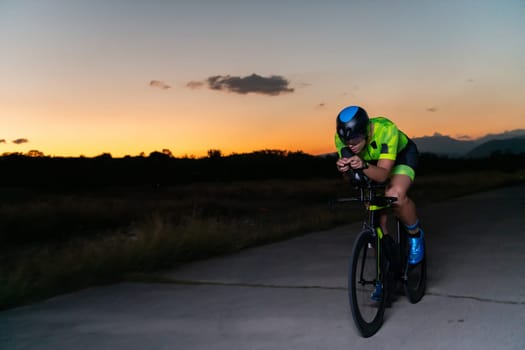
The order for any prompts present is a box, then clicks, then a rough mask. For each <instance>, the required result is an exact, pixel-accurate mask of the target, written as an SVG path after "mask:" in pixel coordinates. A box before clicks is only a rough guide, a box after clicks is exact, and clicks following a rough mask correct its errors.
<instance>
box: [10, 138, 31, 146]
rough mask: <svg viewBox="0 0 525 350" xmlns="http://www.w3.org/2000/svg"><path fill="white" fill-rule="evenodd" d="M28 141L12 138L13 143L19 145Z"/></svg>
mask: <svg viewBox="0 0 525 350" xmlns="http://www.w3.org/2000/svg"><path fill="white" fill-rule="evenodd" d="M28 142H29V140H28V139H16V140H13V143H14V144H17V145H21V144H23V143H28Z"/></svg>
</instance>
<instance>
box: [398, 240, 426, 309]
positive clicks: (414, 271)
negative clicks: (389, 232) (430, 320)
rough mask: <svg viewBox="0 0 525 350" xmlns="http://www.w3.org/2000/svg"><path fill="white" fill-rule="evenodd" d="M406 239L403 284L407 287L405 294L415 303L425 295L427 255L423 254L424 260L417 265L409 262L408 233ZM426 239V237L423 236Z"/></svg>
mask: <svg viewBox="0 0 525 350" xmlns="http://www.w3.org/2000/svg"><path fill="white" fill-rule="evenodd" d="M404 235H405V239H404V240H403V241H404V244H403V250H404V256H405V259H404V261H405V268H404V272H403V285H404V288H405V294H406V296H407V298H408V300H409V301H410V302H411V303H412V304H415V303H417V302H419V301H420V300H421V299H422V298H423V296H424V295H425V290H426V285H427V259H426V255H424V256H423V260H422V261H421V262H420V263H419V264H416V265H410V264H409V263H408V262H407V260H408V259H407V258H406V257H408V249H409V247H408V237H407V236H406V235H408V234H407V233H406V232H405V233H404ZM423 239H424V238H423Z"/></svg>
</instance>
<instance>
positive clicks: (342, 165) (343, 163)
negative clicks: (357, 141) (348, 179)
mask: <svg viewBox="0 0 525 350" xmlns="http://www.w3.org/2000/svg"><path fill="white" fill-rule="evenodd" d="M349 163H350V158H339V159H338V160H337V162H335V164H336V165H337V170H339V171H340V172H342V173H346V172H347V171H348V170H350V165H349Z"/></svg>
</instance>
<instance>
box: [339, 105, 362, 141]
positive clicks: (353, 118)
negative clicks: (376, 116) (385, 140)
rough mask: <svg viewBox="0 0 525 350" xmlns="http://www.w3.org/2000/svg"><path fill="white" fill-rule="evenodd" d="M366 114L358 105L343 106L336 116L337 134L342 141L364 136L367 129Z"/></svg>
mask: <svg viewBox="0 0 525 350" xmlns="http://www.w3.org/2000/svg"><path fill="white" fill-rule="evenodd" d="M368 121H369V118H368V114H367V113H366V111H365V110H364V109H363V108H361V107H359V106H349V107H346V108H343V110H342V111H341V112H339V115H338V116H337V126H336V128H337V129H336V130H337V134H338V135H339V137H340V138H341V140H343V141H344V142H348V141H350V140H352V139H355V138H357V137H365V136H366V133H367V130H368Z"/></svg>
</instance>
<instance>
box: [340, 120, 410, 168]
mask: <svg viewBox="0 0 525 350" xmlns="http://www.w3.org/2000/svg"><path fill="white" fill-rule="evenodd" d="M370 126H373V133H372V136H371V138H370V139H369V140H368V142H367V145H366V146H365V148H363V150H362V151H361V152H360V153H359V156H360V157H361V158H362V159H364V160H366V161H377V160H379V159H391V160H396V157H397V154H398V153H400V152H401V151H402V150H403V149H404V148H405V146H406V145H407V143H408V137H407V136H406V135H405V134H404V133H403V132H402V131H401V130H399V129H398V128H397V126H396V125H395V124H394V123H393V122H392V121H390V120H389V119H387V118H385V117H376V118H370V124H369V128H370ZM369 130H370V129H369ZM335 146H336V147H337V152H338V153H339V157H341V149H342V148H344V147H346V145H345V143H344V142H343V141H342V140H341V139H340V138H339V135H338V134H337V133H336V134H335Z"/></svg>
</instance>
